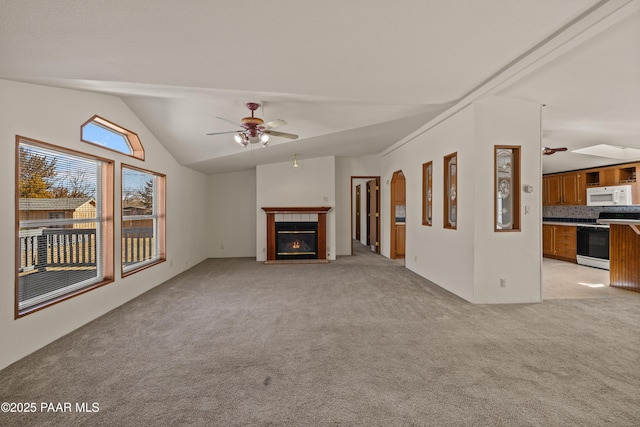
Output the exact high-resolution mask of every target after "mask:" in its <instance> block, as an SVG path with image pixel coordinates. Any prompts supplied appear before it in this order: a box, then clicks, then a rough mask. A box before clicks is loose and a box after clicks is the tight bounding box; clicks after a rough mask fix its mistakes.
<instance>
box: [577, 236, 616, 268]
mask: <svg viewBox="0 0 640 427" xmlns="http://www.w3.org/2000/svg"><path fill="white" fill-rule="evenodd" d="M577 238H578V239H577V240H578V247H577V257H576V258H577V261H578V264H582V265H588V266H590V267H597V268H604V269H605V270H608V269H609V228H608V227H602V226H601V227H578V229H577Z"/></svg>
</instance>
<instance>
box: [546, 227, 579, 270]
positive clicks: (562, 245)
mask: <svg viewBox="0 0 640 427" xmlns="http://www.w3.org/2000/svg"><path fill="white" fill-rule="evenodd" d="M576 251H577V234H576V227H575V226H572V225H550V224H542V255H543V256H545V257H547V258H555V259H559V260H563V261H569V262H577V261H576Z"/></svg>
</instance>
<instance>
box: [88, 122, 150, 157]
mask: <svg viewBox="0 0 640 427" xmlns="http://www.w3.org/2000/svg"><path fill="white" fill-rule="evenodd" d="M80 129H81V130H80V132H81V136H80V139H81V140H82V141H84V142H88V143H89V144H95V145H99V146H100V147H103V148H107V149H109V150H113V151H117V152H119V153H122V154H126V155H127V156H131V157H135V158H136V159H140V160H144V149H143V148H142V144H141V143H140V138H138V135H137V134H136V133H135V132H131V131H130V130H127V129H125V128H123V127H122V126H118V125H117V124H115V123H113V122H110V121H109V120H107V119H103V118H102V117H100V116H98V115H95V116H93V117H91V118H90V119H89V120H87V121H86V122H85V123H84V124H83V125H82V126H81V128H80Z"/></svg>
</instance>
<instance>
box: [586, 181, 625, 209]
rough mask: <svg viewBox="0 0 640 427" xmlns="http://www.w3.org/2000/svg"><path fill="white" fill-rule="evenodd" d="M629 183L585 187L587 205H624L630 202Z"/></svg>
mask: <svg viewBox="0 0 640 427" xmlns="http://www.w3.org/2000/svg"><path fill="white" fill-rule="evenodd" d="M631 188H632V187H631V185H612V186H609V187H594V188H587V205H588V206H625V205H630V204H631V200H632V199H631V195H632V190H631Z"/></svg>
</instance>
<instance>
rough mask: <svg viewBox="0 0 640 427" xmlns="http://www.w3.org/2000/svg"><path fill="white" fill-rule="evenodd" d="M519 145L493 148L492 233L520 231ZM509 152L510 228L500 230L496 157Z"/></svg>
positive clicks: (495, 146)
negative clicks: (510, 163)
mask: <svg viewBox="0 0 640 427" xmlns="http://www.w3.org/2000/svg"><path fill="white" fill-rule="evenodd" d="M521 148H522V147H521V146H520V145H494V146H493V162H494V163H493V170H494V172H493V191H494V194H493V231H494V232H499V233H501V232H514V231H515V232H518V231H520V230H521V228H520V227H521V217H520V165H521V163H520V162H521V158H520V151H521ZM503 150H506V151H511V160H512V165H511V171H510V172H511V174H510V176H509V178H510V179H509V181H510V184H511V197H512V199H511V204H512V206H511V216H512V219H511V226H510V227H509V228H501V226H500V224H499V223H498V216H499V215H498V214H499V212H498V198H499V192H500V189H499V184H500V183H499V178H498V175H499V173H500V170H499V164H498V163H499V162H498V155H499V154H500V152H501V151H503Z"/></svg>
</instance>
